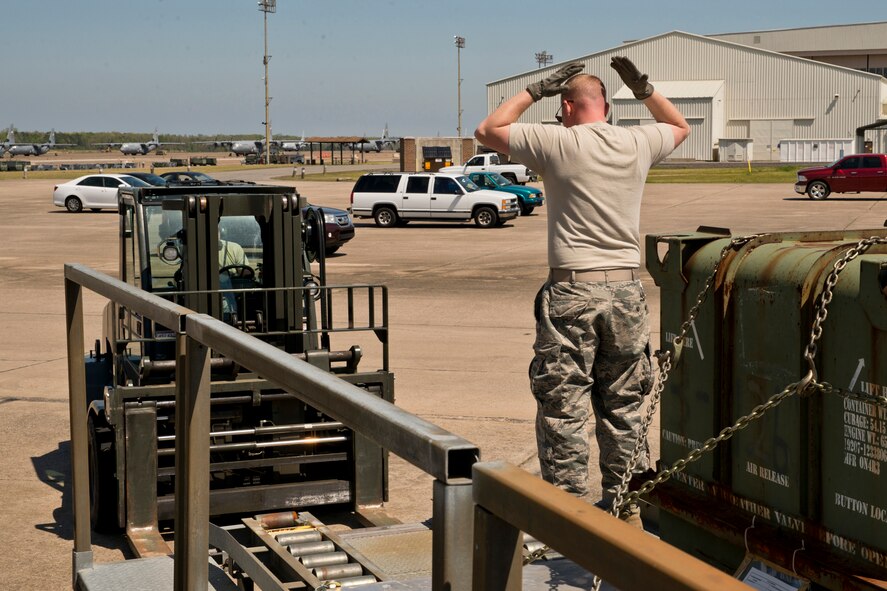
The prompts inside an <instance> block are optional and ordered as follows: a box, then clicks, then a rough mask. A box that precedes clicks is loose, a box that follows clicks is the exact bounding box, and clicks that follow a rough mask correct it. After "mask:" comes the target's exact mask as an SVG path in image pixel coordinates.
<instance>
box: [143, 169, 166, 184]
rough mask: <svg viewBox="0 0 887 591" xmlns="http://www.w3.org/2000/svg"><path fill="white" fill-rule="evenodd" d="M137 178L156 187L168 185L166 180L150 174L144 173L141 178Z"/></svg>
mask: <svg viewBox="0 0 887 591" xmlns="http://www.w3.org/2000/svg"><path fill="white" fill-rule="evenodd" d="M136 178H140V179H142V180H143V181H145V182H146V183H148V184H150V185H155V186H158V187H162V186H164V185H166V179H165V178H163V177H162V176H157V175H156V174H151V173H150V172H145V173H142V174H141V175H140V176H138V177H136Z"/></svg>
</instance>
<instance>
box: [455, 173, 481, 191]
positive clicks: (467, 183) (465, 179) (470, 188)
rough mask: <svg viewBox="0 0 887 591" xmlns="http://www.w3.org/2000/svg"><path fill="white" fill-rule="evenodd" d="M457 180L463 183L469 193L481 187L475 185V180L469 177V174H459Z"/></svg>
mask: <svg viewBox="0 0 887 591" xmlns="http://www.w3.org/2000/svg"><path fill="white" fill-rule="evenodd" d="M456 182H458V183H459V184H460V185H462V187H464V189H465V190H466V191H468V192H469V193H471V192H472V191H477V190H478V189H480V187H478V186H477V185H475V184H474V182H473V181H472V180H471V179H470V178H468V177H467V176H457V177H456Z"/></svg>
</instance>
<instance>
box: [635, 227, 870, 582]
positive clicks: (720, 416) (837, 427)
mask: <svg viewBox="0 0 887 591" xmlns="http://www.w3.org/2000/svg"><path fill="white" fill-rule="evenodd" d="M870 236H876V237H880V238H882V239H887V231H885V230H884V229H878V230H866V231H847V232H808V233H784V234H767V235H761V236H756V237H751V238H750V239H747V240H742V241H740V242H741V243H739V244H735V245H733V246H731V241H730V239H729V238H725V237H724V236H723V233H720V232H718V231H713V230H711V229H700V231H697V232H695V233H688V234H680V235H658V236H648V237H647V268H648V270H649V271H650V273H651V275H652V276H653V278H654V280H655V281H656V283H657V285H659V286H660V288H661V298H660V299H661V331H662V336H663V343H662V346H663V349H666V350H668V351H671V352H672V353H673V355H674V356H675V362H674V366H675V367H674V369H672V371H671V373H670V375H669V378H668V381H667V382H666V388H665V390H664V392H663V399H662V408H661V434H662V435H661V437H662V439H661V450H662V451H661V463H662V465H663V467H667V466H670V465H673V464H674V463H675V462H676V461H677V460H679V459H680V458H683V457H685V456H687V454H688V453H689V452H690V450H691V449H693V448H696V447H699V446H700V445H701V443H702V442H704V441H705V440H706V439H708V438H710V437H713V436H715V435H716V434H717V433H719V432H720V431H721V430H722V429H724V428H726V427H730V426H732V425H734V424H735V423H736V422H737V421H739V420H740V419H741V418H742V417H745V416H747V415H749V413H750V412H751V411H752V409H754V408H755V407H756V406H758V405H761V404H763V403H765V402H766V401H767V400H768V399H769V398H771V397H772V396H774V395H775V394H778V393H780V392H782V391H783V390H784V389H785V388H786V387H787V386H789V385H790V384H792V383H795V382H798V381H801V380H802V379H804V378H805V376H808V372H809V371H810V369H811V368H810V365H809V363H808V360H807V359H806V358H805V349H806V348H807V346H808V343H809V342H810V340H811V331H812V327H813V325H814V319H815V317H816V314H817V312H818V310H819V309H820V307H819V306H820V302H821V299H822V295H823V293H824V292H825V291H827V283H826V280H827V277H828V276H829V274H830V273H831V272H832V269H833V268H834V267H835V263H836V262H838V261H841V260H842V259H845V258H846V257H845V255H846V253H847V252H848V250H849V249H851V248H853V247H854V246H856V245H857V243H858V242H859V241H860V240H861V239H863V238H867V237H870ZM725 247H728V248H727V250H726V251H724V248H725ZM722 252H724V253H725V256H723V259H722V257H721V254H722ZM719 260H720V261H721V262H720V264H718V261H719ZM716 269H717V270H716ZM715 270H716V271H715ZM710 277H711V289H710V290H709V291H708V293H707V294H706V299H705V301H704V302H703V303H702V304H701V306H700V307H699V310H698V313H697V315H696V317H695V320H694V322H693V323H692V324H691V325H690V326H689V327H688V329H687V335H686V339H685V343H684V344H683V346H679V347H675V346H674V345H673V344H672V343H671V340H672V337H673V335H674V334H677V333H679V332H680V327H681V325H682V324H683V323H684V322H686V321H687V320H688V314H689V310H690V308H691V307H692V306H693V305H695V304H696V303H697V302H698V301H700V297H699V296H700V292H701V291H702V290H703V286H704V285H705V283H706V280H708V279H709V278H710ZM885 285H887V245H885V244H880V243H877V244H874V245H872V246H871V248H869V249H868V250H867V252H866V253H865V254H863V255H861V256H859V257H856V258H855V259H853V260H850V261H848V262H846V266H845V267H844V268H843V270H842V272H841V273H840V274H839V275H838V277H837V283H836V284H835V285H834V289H833V297H832V299H831V301H830V303H829V304H828V307H827V315H826V316H825V319H824V321H823V324H822V333H821V338H820V339H819V340H818V342H817V348H818V351H817V355H816V357H815V368H816V373H815V374H809V376H808V377H815V378H816V380H817V381H818V382H820V383H822V382H828V383H830V384H831V385H833V386H834V387H835V388H840V389H843V390H844V391H843V392H835V391H834V389H831V390H829V391H823V390H815V391H812V392H811V391H809V390H808V391H807V393H806V395H804V396H798V395H793V396H790V397H788V398H787V399H785V400H784V401H783V402H782V403H781V404H779V405H778V406H776V407H775V408H773V409H771V410H769V411H767V412H766V413H765V414H764V415H763V416H762V417H760V418H758V419H754V420H751V421H749V422H748V425H747V426H746V427H745V428H744V429H742V430H739V431H738V432H737V433H736V434H735V435H734V436H733V437H732V439H730V440H728V441H727V442H725V443H722V444H721V445H720V446H718V447H717V448H716V449H715V450H714V451H713V452H709V453H708V454H706V455H705V456H704V459H703V460H701V461H699V462H696V463H695V464H691V465H690V466H689V467H688V468H687V469H686V470H684V472H683V473H681V474H676V475H675V476H674V477H673V479H672V480H673V481H674V483H675V484H672V485H670V486H663V487H662V489H664V491H659V492H657V493H654V495H652V496H653V497H655V498H656V499H657V500H658V501H659V504H660V506H661V507H662V508H663V509H664V510H665V511H667V512H668V511H670V513H669V514H668V515H667V516H666V517H664V518H663V520H662V523H661V527H662V530H661V534H662V537H663V538H664V539H665V540H667V541H669V542H671V543H674V544H675V545H678V546H680V547H682V548H684V549H686V550H688V551H690V552H692V553H695V554H697V555H700V556H702V557H703V558H706V559H708V560H710V561H711V562H713V563H716V564H719V565H721V566H722V567H723V566H724V565H730V564H732V563H733V562H735V561H736V558H737V556H742V555H743V554H744V553H745V551H750V550H748V549H749V541H748V533H747V532H748V530H749V528H753V527H755V525H756V522H755V520H759V521H757V525H759V526H760V527H759V529H758V532H757V533H758V534H760V536H761V539H762V540H764V538H765V537H766V536H767V535H772V536H774V537H773V540H769V541H766V542H765V541H762V542H761V543H760V545H759V546H758V550H757V551H758V553H759V554H763V555H764V556H763V557H764V558H766V559H768V560H771V561H772V562H774V563H777V564H779V563H780V562H782V563H785V562H789V563H791V564H790V565H789V566H792V568H794V567H795V566H797V565H796V564H795V562H796V555H797V551H794V552H792V551H791V545H792V544H796V545H797V546H800V547H804V548H807V547H810V548H812V549H814V550H815V551H816V552H822V553H824V555H825V556H826V557H827V558H826V559H825V560H822V559H821V558H819V557H818V558H816V559H815V560H812V559H811V558H810V557H812V556H814V555H815V554H814V551H813V550H811V552H809V553H808V555H807V557H805V560H807V561H808V562H807V563H805V565H806V566H805V568H807V569H808V571H809V572H808V577H809V578H811V580H814V581H818V584H821V585H824V586H825V587H827V588H834V589H839V588H845V586H846V585H848V584H850V583H848V581H851V579H853V581H855V578H854V577H856V575H858V574H859V573H865V574H866V576H869V577H871V576H873V573H874V575H876V576H877V575H878V574H879V573H883V574H884V576H883V577H878V578H883V579H885V580H887V404H878V403H877V402H875V401H874V400H873V398H872V396H881V397H884V396H885V395H887V291H885ZM882 469H883V470H884V472H885V478H881V470H882ZM687 499H692V503H688V502H687ZM700 505H701V506H702V507H699V506H700ZM696 507H699V508H696ZM767 528H770V529H769V530H768V529H767ZM768 531H769V532H770V533H766V532H768ZM715 538H716V539H719V540H722V541H725V542H726V545H724V544H713V543H712V541H711V540H712V539H715ZM785 544H787V546H785V547H782V546H783V545H785ZM743 546H744V547H743ZM797 546H795V548H797ZM787 556H790V557H791V559H790V560H789V559H788V558H786V557H787ZM817 556H818V555H817ZM848 565H851V566H850V567H848ZM734 566H735V565H734ZM784 566H785V565H784ZM845 575H846V576H845ZM854 585H856V583H855V582H853V584H852V585H851V586H850V587H851V588H867V587H865V585H863V586H862V587H854Z"/></svg>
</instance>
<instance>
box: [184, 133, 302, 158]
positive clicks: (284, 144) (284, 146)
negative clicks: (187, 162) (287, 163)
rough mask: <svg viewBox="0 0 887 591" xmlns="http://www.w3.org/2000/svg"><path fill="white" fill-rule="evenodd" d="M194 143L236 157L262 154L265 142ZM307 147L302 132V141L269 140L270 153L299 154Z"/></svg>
mask: <svg viewBox="0 0 887 591" xmlns="http://www.w3.org/2000/svg"><path fill="white" fill-rule="evenodd" d="M196 143H198V144H209V145H211V146H214V147H216V148H225V149H227V150H228V151H229V152H231V153H233V154H236V155H238V156H246V155H247V154H262V153H263V152H264V151H265V140H215V141H208V142H196ZM307 147H308V143H307V142H306V141H305V133H304V132H302V139H300V140H275V139H272V140H271V149H272V151H276V150H283V151H284V152H299V151H301V150H304V149H305V148H307Z"/></svg>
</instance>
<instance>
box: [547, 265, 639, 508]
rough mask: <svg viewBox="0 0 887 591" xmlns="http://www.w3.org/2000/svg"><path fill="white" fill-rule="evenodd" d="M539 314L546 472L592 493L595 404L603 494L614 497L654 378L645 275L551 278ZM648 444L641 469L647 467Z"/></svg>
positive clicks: (575, 488)
mask: <svg viewBox="0 0 887 591" xmlns="http://www.w3.org/2000/svg"><path fill="white" fill-rule="evenodd" d="M535 313H536V342H535V344H534V345H533V350H534V352H535V357H534V358H533V361H532V362H531V363H530V387H531V389H532V391H533V396H534V397H535V398H536V403H537V414H536V442H537V445H538V448H539V463H540V464H541V467H542V477H543V478H544V479H545V480H547V481H548V482H551V483H552V484H554V485H556V486H558V487H560V488H562V489H564V490H566V491H568V492H571V493H573V494H575V495H577V496H579V497H583V498H586V499H587V500H589V501H592V500H593V499H590V498H587V497H588V496H589V491H588V455H589V452H588V433H587V425H588V419H589V406H591V408H592V409H593V410H594V415H595V419H596V421H595V437H596V439H597V443H598V448H599V449H600V458H599V462H600V469H601V474H602V486H603V498H604V499H605V500H612V499H613V497H614V496H615V494H616V488H617V487H618V486H619V482H620V481H621V478H622V474H623V472H624V471H625V466H626V465H627V464H628V460H629V459H630V458H631V453H632V450H633V449H634V445H635V442H636V440H637V437H638V434H639V433H640V427H641V420H642V418H641V413H640V407H641V404H642V402H643V399H644V396H645V395H646V394H647V393H648V392H649V391H650V388H651V387H652V383H653V379H652V369H651V365H650V349H649V330H650V329H649V325H648V320H647V301H646V294H645V293H644V288H643V286H642V285H641V282H640V281H618V282H609V283H606V282H599V283H598V282H577V283H568V282H563V283H550V282H549V283H546V284H545V285H543V286H542V289H540V290H539V293H538V294H537V296H536V302H535ZM589 403H590V404H589ZM644 444H645V446H646V444H647V442H646V441H645V442H644ZM645 451H646V453H642V454H641V459H640V461H639V463H638V466H637V467H636V470H637V471H643V470H646V469H647V467H648V464H649V448H647V449H646V450H645Z"/></svg>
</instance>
